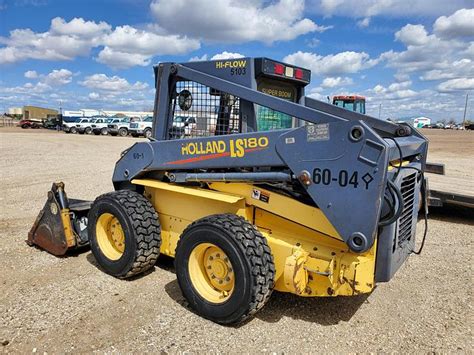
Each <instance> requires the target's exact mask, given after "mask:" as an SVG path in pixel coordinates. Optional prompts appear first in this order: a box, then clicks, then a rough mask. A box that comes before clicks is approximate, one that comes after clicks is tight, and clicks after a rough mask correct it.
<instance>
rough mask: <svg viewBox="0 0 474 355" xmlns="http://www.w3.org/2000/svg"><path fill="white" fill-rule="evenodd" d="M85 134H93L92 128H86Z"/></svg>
mask: <svg viewBox="0 0 474 355" xmlns="http://www.w3.org/2000/svg"><path fill="white" fill-rule="evenodd" d="M84 133H85V134H91V133H92V128H90V127H86V129H85V130H84Z"/></svg>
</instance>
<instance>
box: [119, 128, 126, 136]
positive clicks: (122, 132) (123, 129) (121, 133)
mask: <svg viewBox="0 0 474 355" xmlns="http://www.w3.org/2000/svg"><path fill="white" fill-rule="evenodd" d="M118 134H119V136H120V137H126V136H127V135H128V130H127V129H126V128H120V129H119V130H118Z"/></svg>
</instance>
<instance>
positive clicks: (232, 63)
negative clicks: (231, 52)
mask: <svg viewBox="0 0 474 355" xmlns="http://www.w3.org/2000/svg"><path fill="white" fill-rule="evenodd" d="M246 66H247V61H246V60H226V61H221V62H216V69H226V68H245V67H246Z"/></svg>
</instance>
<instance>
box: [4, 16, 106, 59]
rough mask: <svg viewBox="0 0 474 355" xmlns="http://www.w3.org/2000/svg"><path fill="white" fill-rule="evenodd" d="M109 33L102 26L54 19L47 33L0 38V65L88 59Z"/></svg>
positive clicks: (19, 31)
mask: <svg viewBox="0 0 474 355" xmlns="http://www.w3.org/2000/svg"><path fill="white" fill-rule="evenodd" d="M108 30H109V26H105V24H104V23H103V22H101V23H99V24H96V23H95V22H91V21H84V20H83V19H82V18H74V19H72V20H71V21H70V22H65V21H64V20H63V19H61V18H59V17H56V18H54V19H53V20H52V21H51V28H50V30H49V31H47V32H41V33H36V32H33V31H32V30H30V29H15V30H13V31H10V35H9V37H0V44H4V45H6V47H3V48H0V64H5V63H14V62H18V61H22V60H26V59H40V60H72V59H74V58H75V57H77V56H87V55H88V54H89V52H90V50H91V48H93V47H94V46H96V45H98V44H99V43H100V38H101V36H102V35H103V34H105V33H106V32H107V31H108Z"/></svg>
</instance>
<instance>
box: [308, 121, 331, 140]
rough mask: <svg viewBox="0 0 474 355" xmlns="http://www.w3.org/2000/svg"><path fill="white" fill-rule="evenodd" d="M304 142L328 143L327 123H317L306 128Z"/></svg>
mask: <svg viewBox="0 0 474 355" xmlns="http://www.w3.org/2000/svg"><path fill="white" fill-rule="evenodd" d="M306 140H307V141H308V142H315V141H328V140H329V123H319V124H314V125H307V126H306Z"/></svg>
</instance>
